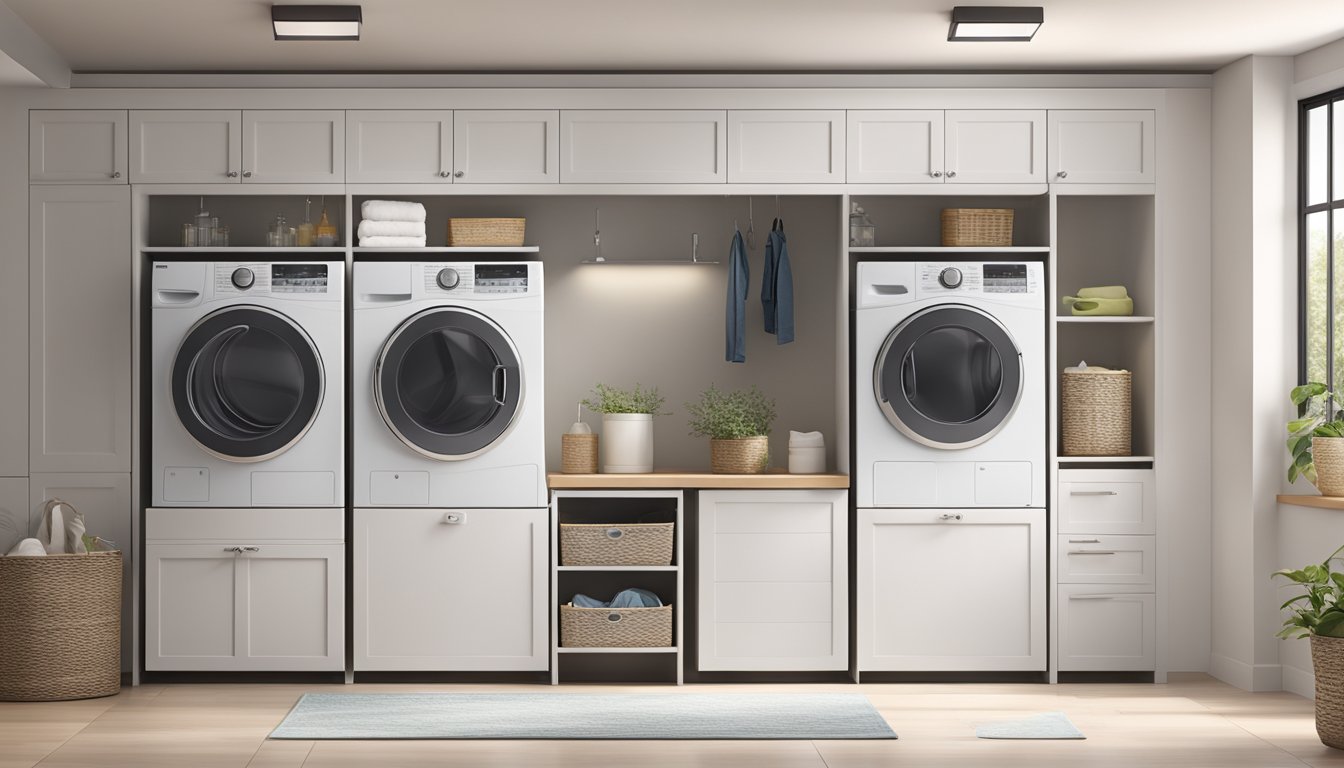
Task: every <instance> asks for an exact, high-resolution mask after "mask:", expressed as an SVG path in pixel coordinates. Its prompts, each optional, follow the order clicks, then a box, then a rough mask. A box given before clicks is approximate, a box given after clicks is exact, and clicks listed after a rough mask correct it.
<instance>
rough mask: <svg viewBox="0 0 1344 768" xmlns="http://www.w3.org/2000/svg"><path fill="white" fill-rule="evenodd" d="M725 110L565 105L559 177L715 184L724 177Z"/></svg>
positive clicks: (570, 181)
mask: <svg viewBox="0 0 1344 768" xmlns="http://www.w3.org/2000/svg"><path fill="white" fill-rule="evenodd" d="M727 120H728V117H727V113H726V112H723V111H721V110H564V111H562V112H561V113H560V180H561V181H562V182H564V183H567V184H576V183H579V184H603V183H606V184H711V183H720V182H723V181H724V179H725V173H724V167H725V165H726V162H727V156H726V133H727Z"/></svg>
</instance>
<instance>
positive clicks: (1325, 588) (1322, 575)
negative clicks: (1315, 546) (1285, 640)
mask: <svg viewBox="0 0 1344 768" xmlns="http://www.w3.org/2000/svg"><path fill="white" fill-rule="evenodd" d="M1340 552H1344V547H1340V548H1339V549H1336V550H1335V551H1334V552H1332V553H1331V554H1330V556H1329V557H1327V558H1325V562H1323V563H1321V564H1319V565H1316V564H1313V565H1308V566H1307V567H1305V568H1301V569H1298V570H1292V569H1284V570H1282V571H1275V572H1274V575H1275V576H1282V577H1283V578H1285V579H1287V580H1289V581H1291V582H1292V583H1294V584H1300V585H1301V586H1302V589H1303V591H1302V594H1300V595H1295V596H1294V597H1292V598H1291V599H1289V600H1288V601H1286V602H1285V603H1284V604H1283V605H1281V606H1279V609H1280V610H1282V609H1284V608H1292V609H1293V615H1292V616H1290V617H1288V618H1287V619H1284V621H1283V629H1281V630H1279V635H1278V636H1279V637H1307V636H1308V635H1323V636H1325V637H1344V601H1342V600H1341V598H1344V573H1340V572H1338V571H1336V570H1334V569H1333V568H1332V567H1331V565H1330V564H1331V563H1332V562H1334V561H1336V560H1340V559H1341V558H1340V556H1339V553H1340Z"/></svg>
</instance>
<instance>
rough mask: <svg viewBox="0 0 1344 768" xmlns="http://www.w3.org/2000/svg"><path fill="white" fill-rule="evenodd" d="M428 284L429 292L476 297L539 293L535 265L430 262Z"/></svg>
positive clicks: (425, 266)
mask: <svg viewBox="0 0 1344 768" xmlns="http://www.w3.org/2000/svg"><path fill="white" fill-rule="evenodd" d="M424 286H425V291H426V292H427V293H429V294H443V293H451V294H454V295H460V294H472V295H476V296H489V295H501V294H502V295H509V294H525V293H529V291H530V292H532V293H536V292H537V288H538V287H539V286H538V285H537V284H536V283H534V282H533V269H532V265H531V264H426V265H424Z"/></svg>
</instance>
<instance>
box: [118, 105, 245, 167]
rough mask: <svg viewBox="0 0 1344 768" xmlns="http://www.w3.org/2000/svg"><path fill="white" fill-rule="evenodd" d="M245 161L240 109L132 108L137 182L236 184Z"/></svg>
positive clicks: (133, 162) (132, 165)
mask: <svg viewBox="0 0 1344 768" xmlns="http://www.w3.org/2000/svg"><path fill="white" fill-rule="evenodd" d="M242 160H243V113H242V112H239V111H238V110H236V109H165V110H154V111H141V110H135V111H132V112H131V182H132V183H133V184H228V183H232V184H236V183H238V181H239V180H240V179H239V173H240V172H241V170H242Z"/></svg>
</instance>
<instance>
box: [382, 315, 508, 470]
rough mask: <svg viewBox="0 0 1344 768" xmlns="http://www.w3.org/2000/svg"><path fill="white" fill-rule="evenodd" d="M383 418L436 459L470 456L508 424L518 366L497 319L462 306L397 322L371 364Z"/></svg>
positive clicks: (414, 446)
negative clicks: (496, 322) (374, 364)
mask: <svg viewBox="0 0 1344 768" xmlns="http://www.w3.org/2000/svg"><path fill="white" fill-rule="evenodd" d="M373 379H374V393H373V394H374V399H375V400H376V401H377V403H378V410H379V411H380V412H381V413H382V415H383V420H384V421H385V422H387V426H388V427H389V428H390V429H391V430H392V432H393V433H394V434H395V435H396V436H397V437H398V438H399V439H400V440H401V441H402V442H403V443H405V444H406V445H407V446H409V447H410V448H412V449H413V450H415V451H418V452H419V453H422V454H424V455H425V456H429V457H430V458H434V459H441V460H444V461H455V460H459V459H469V458H471V457H473V456H477V455H479V454H481V453H484V452H485V451H487V450H489V449H490V448H491V447H492V446H494V445H495V443H497V442H499V440H500V439H502V438H503V437H504V435H505V434H507V433H508V431H509V428H510V427H511V426H513V421H514V417H515V416H517V414H518V406H519V404H520V403H521V402H522V395H523V391H522V383H523V382H522V369H521V367H520V365H519V362H518V353H517V351H516V350H515V349H514V347H513V344H512V342H510V341H509V338H508V336H507V335H506V334H505V333H504V331H503V329H501V328H500V327H499V326H498V325H495V323H493V322H491V321H490V320H489V319H488V318H486V317H485V316H484V315H480V314H477V313H475V312H472V311H470V310H466V309H457V308H449V307H444V308H436V309H430V310H426V311H424V312H421V313H420V314H418V315H415V316H413V317H411V318H410V319H408V320H407V321H406V322H404V323H402V324H401V326H400V327H398V328H397V330H396V331H394V332H393V333H392V335H391V336H390V337H388V340H387V342H386V343H385V344H383V351H382V354H380V355H379V357H378V363H377V365H376V367H375V369H374V374H373Z"/></svg>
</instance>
